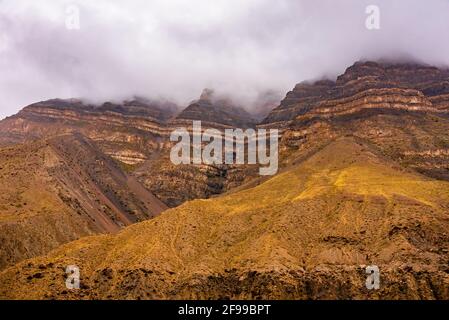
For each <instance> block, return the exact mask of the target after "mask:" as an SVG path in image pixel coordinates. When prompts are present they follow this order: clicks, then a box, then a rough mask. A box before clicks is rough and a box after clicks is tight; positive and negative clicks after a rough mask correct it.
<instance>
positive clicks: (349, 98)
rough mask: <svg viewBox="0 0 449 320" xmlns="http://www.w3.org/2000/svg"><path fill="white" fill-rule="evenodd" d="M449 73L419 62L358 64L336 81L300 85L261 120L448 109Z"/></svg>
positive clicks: (272, 121)
mask: <svg viewBox="0 0 449 320" xmlns="http://www.w3.org/2000/svg"><path fill="white" fill-rule="evenodd" d="M448 90H449V71H448V70H440V69H438V68H435V67H429V66H422V65H416V64H386V63H376V62H358V63H355V64H354V65H353V66H351V67H349V68H348V69H347V70H346V72H345V73H344V74H343V75H341V76H339V77H338V78H337V81H336V82H335V83H334V82H332V81H317V82H315V83H300V84H298V85H296V87H295V88H294V89H293V91H291V92H289V93H288V94H287V96H286V97H285V99H284V100H283V101H282V102H281V104H280V105H279V106H278V107H277V108H275V109H274V110H273V111H272V112H271V113H270V114H269V115H268V116H267V118H265V119H264V121H263V122H262V124H265V125H266V124H272V125H274V124H278V123H279V122H281V123H282V122H288V121H291V120H294V119H295V118H296V117H298V116H303V115H307V116H309V117H310V116H312V115H317V116H328V117H330V116H335V115H338V114H340V113H342V112H343V111H345V112H346V113H355V112H358V111H360V110H361V109H362V108H370V107H372V108H374V107H375V108H379V109H402V110H408V111H416V110H419V111H430V112H437V113H439V114H445V113H447V112H449V109H448V106H449V101H448V100H449V95H448V93H449V91H448Z"/></svg>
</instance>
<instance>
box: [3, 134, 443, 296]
mask: <svg viewBox="0 0 449 320" xmlns="http://www.w3.org/2000/svg"><path fill="white" fill-rule="evenodd" d="M448 210H449V183H447V182H443V181H437V180H432V179H430V178H427V177H425V176H421V175H417V174H415V173H413V172H409V171H406V170H405V169H403V168H402V167H400V166H398V165H396V164H394V163H392V162H391V161H389V160H388V158H386V157H384V156H382V155H381V154H378V153H377V151H376V149H375V148H372V147H371V146H370V145H366V144H364V143H362V142H360V140H358V139H355V138H349V137H348V138H340V139H337V140H335V141H333V142H331V143H329V144H328V145H327V146H325V147H323V148H322V149H321V150H320V151H318V152H316V153H315V154H314V155H313V156H311V157H309V158H307V159H306V160H304V161H302V162H301V163H300V164H299V165H297V166H295V167H294V168H292V169H291V170H289V171H286V172H284V173H281V174H279V175H278V176H275V177H274V178H272V179H270V180H268V181H267V182H265V183H262V184H261V185H259V186H257V187H255V188H252V189H248V190H244V191H241V192H237V193H234V194H231V195H227V196H222V197H219V198H215V199H210V200H195V201H191V202H187V203H185V204H184V205H182V206H180V207H178V208H175V209H171V210H169V211H167V212H166V213H164V214H163V215H161V216H159V217H156V218H155V219H152V220H149V221H145V222H142V223H138V224H134V225H132V226H130V227H127V228H126V229H124V230H123V231H121V232H120V233H118V234H117V235H103V236H94V237H87V238H84V239H80V240H78V241H75V242H72V243H69V244H66V245H63V246H61V247H60V248H58V249H56V250H54V251H52V252H51V253H49V254H48V255H47V256H44V257H40V258H35V259H32V260H28V261H25V262H23V263H19V264H17V265H16V266H14V267H12V268H9V269H6V270H4V271H3V272H1V273H0V288H1V289H0V297H2V298H13V299H19V298H58V299H66V298H102V299H106V298H143V299H151V298H194V299H196V298H202V299H205V298H234V299H235V298H239V299H248V298H287V299H298V298H299V299H305V298H313V299H320V298H321V299H322V298H339V299H347V298H382V299H388V298H394V299H396V298H439V299H448V298H449V292H448V288H449V286H448V285H449V275H448V269H447V261H448V258H449V253H448V250H447V248H448V247H449V235H448V234H447V230H448V227H449V216H448ZM72 264H75V265H78V266H79V267H80V272H81V284H82V288H81V289H80V290H77V291H76V290H75V291H70V290H67V289H66V288H65V286H64V269H65V267H66V266H67V265H72ZM367 264H375V265H378V266H379V268H380V271H381V288H380V290H377V291H368V290H367V289H366V288H365V279H366V274H365V269H364V265H367Z"/></svg>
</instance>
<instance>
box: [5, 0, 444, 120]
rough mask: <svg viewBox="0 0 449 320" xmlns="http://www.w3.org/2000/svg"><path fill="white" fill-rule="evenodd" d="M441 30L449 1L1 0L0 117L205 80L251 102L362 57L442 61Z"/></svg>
mask: <svg viewBox="0 0 449 320" xmlns="http://www.w3.org/2000/svg"><path fill="white" fill-rule="evenodd" d="M369 5H376V6H378V8H379V9H380V29H379V30H376V29H375V30H369V29H368V28H366V26H365V21H366V19H367V17H368V16H369V14H367V13H366V8H367V6H369ZM74 8H75V10H74ZM76 11H79V27H80V28H79V29H77V28H74V29H73V28H72V29H71V28H67V19H70V18H73V14H74V13H76ZM447 30H449V1H448V0H428V1H419V0H393V1H392V0H371V1H365V0H340V1H338V2H337V1H335V0H314V1H311V0H280V1H270V0H214V1H210V0H190V1H185V0H151V1H147V0H127V1H120V0H95V1H92V0H70V1H68V0H67V1H66V0H40V1H35V0H0V108H1V109H0V117H4V116H7V115H11V114H13V113H15V112H17V111H18V110H19V109H20V108H21V107H23V106H25V105H27V104H30V103H32V102H36V101H39V100H45V99H50V98H71V97H78V98H82V99H87V100H89V101H92V102H103V101H107V100H110V101H114V100H116V101H118V100H123V99H128V98H129V97H133V96H141V97H147V98H151V99H158V98H161V99H167V100H170V101H175V102H176V103H178V104H180V105H181V106H186V105H187V104H188V103H189V102H190V101H192V100H195V99H198V97H199V95H200V94H201V92H202V90H203V89H204V88H213V89H214V90H215V92H216V93H217V94H222V95H227V96H230V97H232V99H233V100H235V101H239V102H240V104H242V105H244V106H245V107H247V108H248V109H251V108H254V106H255V105H257V104H263V101H262V102H261V101H260V99H261V97H264V96H265V95H267V93H270V94H268V95H269V96H270V97H271V99H272V97H273V94H274V95H275V96H276V94H278V95H279V97H282V96H284V95H285V93H286V92H287V91H288V90H291V88H293V87H294V85H295V84H296V83H298V82H301V81H304V80H308V79H316V80H319V79H325V78H330V79H335V77H336V76H337V75H338V74H340V73H342V72H344V70H345V69H346V68H347V67H348V66H350V65H352V64H353V63H354V62H355V61H358V60H378V59H390V60H395V61H401V60H404V61H415V62H419V63H426V64H430V65H435V66H440V67H441V66H448V65H449V41H448V40H449V35H448V33H447Z"/></svg>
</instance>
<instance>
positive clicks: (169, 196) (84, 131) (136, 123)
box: [0, 89, 255, 207]
mask: <svg viewBox="0 0 449 320" xmlns="http://www.w3.org/2000/svg"><path fill="white" fill-rule="evenodd" d="M177 108H178V107H177V106H176V105H174V104H172V103H169V102H164V101H162V102H161V101H151V100H145V99H142V98H138V99H135V100H131V101H124V102H123V103H121V104H115V103H109V102H108V103H104V104H101V105H91V104H86V103H85V102H83V101H80V100H76V99H71V100H61V99H53V100H48V101H42V102H38V103H35V104H32V105H29V106H27V107H25V108H24V109H23V110H21V111H20V112H19V113H18V114H16V115H14V116H11V117H8V118H6V119H4V120H2V121H0V145H11V144H14V143H22V142H25V141H30V140H35V139H41V138H46V137H52V136H58V135H61V134H66V133H77V134H81V135H82V136H84V137H86V138H88V139H90V140H92V141H94V142H95V145H96V146H97V147H98V148H99V150H100V151H101V152H103V153H104V154H106V155H109V156H111V157H112V158H113V159H115V160H117V161H119V163H120V164H121V166H122V168H123V169H125V170H126V171H127V172H128V173H129V174H130V175H133V176H134V177H136V178H137V179H138V180H139V181H140V182H141V183H142V184H144V185H145V187H146V188H147V189H148V190H150V191H151V192H152V193H153V194H154V195H155V196H157V197H158V198H159V199H160V200H161V201H163V202H164V203H165V204H167V205H168V206H170V207H174V206H177V205H179V204H181V203H183V202H184V201H188V200H192V199H196V198H207V197H210V196H212V195H216V194H220V193H223V192H225V191H227V190H229V189H231V188H232V187H233V186H236V185H239V184H240V183H242V182H243V181H245V177H246V175H245V173H244V172H242V170H241V168H238V167H234V166H229V165H219V166H215V165H195V166H185V165H181V166H175V165H173V164H172V163H171V161H170V158H169V155H170V149H171V146H173V144H174V143H172V142H170V141H169V135H170V132H172V131H173V130H174V129H176V128H178V127H186V128H191V126H192V120H200V121H202V124H203V129H207V128H208V127H216V128H219V129H224V128H229V127H231V124H232V123H235V124H238V125H242V126H243V127H248V126H255V121H254V120H253V119H252V118H251V116H250V115H249V114H248V113H247V112H246V111H245V110H244V109H242V108H240V107H238V106H235V105H234V104H232V102H231V101H230V100H228V99H225V98H221V97H216V96H215V94H214V93H213V91H212V90H208V89H205V90H204V91H203V93H202V95H201V96H200V98H199V99H198V100H197V101H195V102H193V103H192V104H191V105H189V106H188V107H187V108H186V109H185V110H183V111H182V112H180V113H179V114H178V115H176V110H177ZM251 170H252V171H255V169H253V168H251ZM252 171H251V172H252ZM173 190H177V191H178V192H173Z"/></svg>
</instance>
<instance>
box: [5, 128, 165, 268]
mask: <svg viewBox="0 0 449 320" xmlns="http://www.w3.org/2000/svg"><path fill="white" fill-rule="evenodd" d="M164 209H165V206H164V205H163V204H162V203H161V202H160V201H159V200H158V199H156V198H155V197H154V196H153V195H152V194H151V193H150V192H149V191H147V190H146V189H145V188H144V187H143V186H142V185H140V184H139V183H138V182H137V181H136V180H135V179H134V178H132V177H129V176H127V175H126V173H124V172H123V171H122V170H121V169H120V168H119V167H118V165H117V164H115V162H114V161H113V160H112V159H110V158H108V157H107V156H105V155H104V154H102V153H101V152H100V151H98V150H97V149H96V148H95V146H94V145H93V144H92V142H91V141H89V140H88V139H84V138H82V137H79V136H74V135H65V136H59V137H54V138H52V139H48V140H39V141H34V142H29V143H25V144H21V145H14V146H10V147H4V148H0V270H1V269H3V268H5V267H7V266H11V265H14V264H15V263H17V262H19V261H21V260H24V259H28V258H31V257H35V256H39V255H43V254H46V253H48V252H49V251H51V250H53V249H55V248H57V247H58V246H60V245H61V244H63V243H67V242H70V241H73V240H76V239H79V238H80V237H83V236H86V235H91V234H96V233H103V232H117V231H119V230H120V229H121V228H122V227H123V226H126V225H129V224H131V223H134V222H136V221H142V220H145V219H148V218H150V217H152V216H153V215H156V214H159V213H160V212H161V211H163V210H164Z"/></svg>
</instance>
